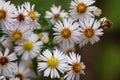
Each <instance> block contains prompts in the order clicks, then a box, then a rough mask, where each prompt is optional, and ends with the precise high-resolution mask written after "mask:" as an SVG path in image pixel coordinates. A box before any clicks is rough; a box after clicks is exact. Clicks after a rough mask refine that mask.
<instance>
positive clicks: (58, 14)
mask: <svg viewBox="0 0 120 80" xmlns="http://www.w3.org/2000/svg"><path fill="white" fill-rule="evenodd" d="M67 16H68V14H67V12H65V11H64V10H61V6H58V7H57V6H55V5H53V6H52V7H51V12H50V11H46V14H45V18H47V19H50V21H51V23H53V24H54V23H55V22H57V21H58V19H60V18H64V17H67Z"/></svg>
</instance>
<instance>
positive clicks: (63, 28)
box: [0, 0, 112, 80]
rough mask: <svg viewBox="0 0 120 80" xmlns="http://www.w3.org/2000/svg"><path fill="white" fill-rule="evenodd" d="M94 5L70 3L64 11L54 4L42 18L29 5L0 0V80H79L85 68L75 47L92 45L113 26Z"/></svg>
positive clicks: (88, 1)
mask: <svg viewBox="0 0 120 80" xmlns="http://www.w3.org/2000/svg"><path fill="white" fill-rule="evenodd" d="M94 3H95V1H94V0H73V1H71V3H70V10H69V11H67V12H66V11H65V10H62V8H61V6H55V5H53V6H52V7H51V9H50V10H51V11H46V13H45V15H41V14H40V13H38V12H37V11H35V5H34V4H33V5H32V4H30V2H24V3H23V4H22V5H19V6H15V5H14V4H12V3H11V2H10V1H7V2H6V1H5V0H0V4H1V5H0V33H1V34H0V80H6V79H9V80H32V79H34V78H39V77H42V78H43V79H44V77H45V78H46V77H47V78H50V79H53V78H55V79H60V80H64V79H65V80H79V79H80V74H85V72H84V69H85V65H84V63H83V62H81V55H80V54H79V53H76V52H75V51H76V50H75V46H76V45H79V48H81V47H84V46H85V45H87V44H88V43H91V44H92V45H93V44H94V43H96V42H98V41H99V40H100V38H99V37H100V36H102V35H103V30H104V28H106V27H107V28H109V27H111V25H112V22H110V21H109V20H107V19H106V18H100V15H101V11H102V10H101V9H99V8H98V7H96V6H94V5H93V4H94ZM43 16H44V17H43ZM40 18H42V19H41V20H39V19H40ZM40 22H41V23H40ZM40 24H41V25H40Z"/></svg>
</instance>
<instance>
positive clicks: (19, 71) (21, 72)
mask: <svg viewBox="0 0 120 80" xmlns="http://www.w3.org/2000/svg"><path fill="white" fill-rule="evenodd" d="M6 75H7V76H8V77H10V78H12V79H13V78H14V79H15V78H19V80H30V78H31V76H32V75H31V71H30V70H29V68H28V67H27V66H26V63H25V62H23V61H22V62H20V63H19V64H17V63H16V65H15V66H14V70H13V72H12V73H10V74H6ZM15 80H16V79H15Z"/></svg>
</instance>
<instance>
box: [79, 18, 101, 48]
mask: <svg viewBox="0 0 120 80" xmlns="http://www.w3.org/2000/svg"><path fill="white" fill-rule="evenodd" d="M79 22H80V31H81V33H82V35H81V38H80V39H81V40H80V47H82V46H84V45H86V44H87V43H88V42H90V43H91V44H92V45H93V44H94V43H95V42H98V41H99V40H100V38H99V36H102V35H103V29H100V26H101V25H100V22H99V21H97V20H94V18H85V19H84V20H83V21H79Z"/></svg>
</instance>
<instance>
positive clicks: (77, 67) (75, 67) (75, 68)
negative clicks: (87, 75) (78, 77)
mask: <svg viewBox="0 0 120 80" xmlns="http://www.w3.org/2000/svg"><path fill="white" fill-rule="evenodd" d="M72 69H73V71H74V72H75V73H79V72H80V71H81V70H82V68H81V64H80V63H74V64H73V65H72Z"/></svg>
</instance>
